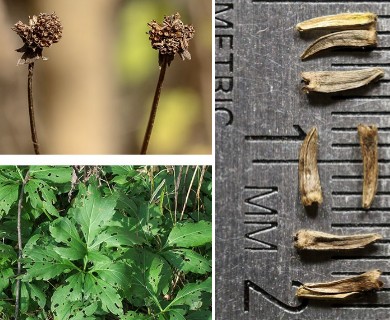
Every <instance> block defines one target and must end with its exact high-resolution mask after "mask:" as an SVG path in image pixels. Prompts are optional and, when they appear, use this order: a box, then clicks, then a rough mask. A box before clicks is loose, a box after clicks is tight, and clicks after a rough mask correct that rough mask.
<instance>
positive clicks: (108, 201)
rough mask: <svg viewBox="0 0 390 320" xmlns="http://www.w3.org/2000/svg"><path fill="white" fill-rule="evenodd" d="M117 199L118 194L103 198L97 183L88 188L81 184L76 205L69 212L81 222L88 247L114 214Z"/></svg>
mask: <svg viewBox="0 0 390 320" xmlns="http://www.w3.org/2000/svg"><path fill="white" fill-rule="evenodd" d="M116 200H117V197H116V196H108V197H104V198H103V197H102V196H101V194H100V191H99V190H98V189H97V187H96V185H95V184H91V185H89V186H88V188H86V187H85V186H84V185H82V184H80V185H79V193H78V195H77V197H76V199H75V206H74V208H71V209H69V211H68V214H69V216H70V217H72V218H73V219H74V220H75V221H76V222H78V223H79V225H80V229H81V231H82V233H83V236H84V240H85V242H86V245H87V249H88V248H90V247H91V246H92V244H93V242H94V240H95V238H96V237H97V236H98V235H99V234H100V233H101V232H102V230H103V228H104V227H105V224H106V223H107V222H108V221H110V219H111V218H112V216H113V215H114V213H115V205H116Z"/></svg>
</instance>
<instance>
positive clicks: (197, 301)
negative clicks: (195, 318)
mask: <svg viewBox="0 0 390 320" xmlns="http://www.w3.org/2000/svg"><path fill="white" fill-rule="evenodd" d="M211 286H212V282H211V277H209V278H207V279H206V280H205V281H203V282H201V283H189V284H186V285H185V286H184V287H183V288H182V289H181V290H180V291H179V292H178V293H177V295H176V297H175V299H173V301H172V302H171V303H170V304H169V305H168V306H167V307H166V308H165V310H169V309H170V308H172V307H173V306H180V305H187V306H189V308H190V310H196V309H199V308H200V307H201V306H202V299H201V294H202V292H211V288H212V287H211Z"/></svg>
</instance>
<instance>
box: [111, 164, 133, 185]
mask: <svg viewBox="0 0 390 320" xmlns="http://www.w3.org/2000/svg"><path fill="white" fill-rule="evenodd" d="M110 171H111V172H112V174H113V175H114V178H113V179H112V181H113V182H115V183H117V184H119V185H123V184H126V183H128V182H129V181H130V179H131V178H132V177H134V176H136V175H138V174H139V173H138V171H137V170H135V169H134V167H133V166H113V167H111V170H110Z"/></svg>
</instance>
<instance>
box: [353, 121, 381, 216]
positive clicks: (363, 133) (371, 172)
mask: <svg viewBox="0 0 390 320" xmlns="http://www.w3.org/2000/svg"><path fill="white" fill-rule="evenodd" d="M358 133H359V138H360V147H361V150H362V157H363V178H364V179H363V199H362V206H363V208H365V209H368V208H370V206H371V204H372V201H373V200H374V197H375V194H376V190H377V186H378V128H377V127H376V126H375V125H372V126H367V125H364V124H359V126H358Z"/></svg>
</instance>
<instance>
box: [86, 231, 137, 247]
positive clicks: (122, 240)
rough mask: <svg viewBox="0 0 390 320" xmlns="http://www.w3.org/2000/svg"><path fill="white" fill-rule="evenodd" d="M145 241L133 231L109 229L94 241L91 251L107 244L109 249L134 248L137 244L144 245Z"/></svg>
mask: <svg viewBox="0 0 390 320" xmlns="http://www.w3.org/2000/svg"><path fill="white" fill-rule="evenodd" d="M144 242H145V240H143V239H142V238H141V237H140V236H138V234H137V233H135V232H134V231H133V230H129V229H127V228H123V227H119V226H117V227H114V226H113V227H108V228H107V229H105V230H104V231H102V232H101V233H100V234H99V235H98V236H97V237H96V238H95V240H94V241H93V243H92V244H91V246H90V249H96V248H97V247H98V246H99V245H100V244H102V243H105V244H106V247H107V248H112V247H117V248H119V247H124V246H133V245H135V244H142V243H144Z"/></svg>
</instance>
